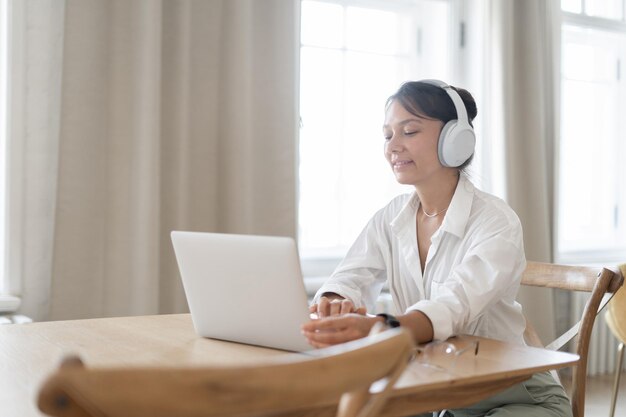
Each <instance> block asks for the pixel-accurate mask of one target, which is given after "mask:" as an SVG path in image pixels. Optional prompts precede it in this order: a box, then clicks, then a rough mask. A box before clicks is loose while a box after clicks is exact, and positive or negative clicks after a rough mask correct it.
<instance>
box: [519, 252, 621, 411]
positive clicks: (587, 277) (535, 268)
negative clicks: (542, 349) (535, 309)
mask: <svg viewBox="0 0 626 417" xmlns="http://www.w3.org/2000/svg"><path fill="white" fill-rule="evenodd" d="M623 282H624V277H623V276H622V274H621V273H620V272H614V271H611V270H609V269H606V268H592V267H583V266H567V265H556V264H548V263H540V262H528V265H527V266H526V270H525V271H524V274H523V275H522V285H529V286H535V287H546V288H559V289H563V290H570V291H586V292H590V293H591V295H590V297H589V300H588V301H587V304H586V305H585V308H584V310H583V314H582V317H581V319H580V321H579V322H578V323H577V324H576V325H574V327H572V328H571V329H570V330H568V331H567V332H566V333H565V334H563V335H562V336H560V337H558V338H557V339H556V340H555V341H554V342H552V343H550V344H548V345H547V346H546V347H547V348H548V349H553V350H559V349H560V348H561V347H563V345H565V343H567V342H568V341H569V340H571V339H572V338H573V337H574V336H577V337H576V350H575V352H576V354H578V355H579V356H580V361H579V362H578V364H577V365H576V366H575V367H574V369H573V372H572V379H571V392H570V393H569V395H570V398H571V401H572V412H573V415H574V417H583V416H584V413H585V379H586V377H587V356H588V353H589V342H590V340H591V331H592V330H593V324H594V322H595V319H596V315H597V314H598V311H599V310H600V309H601V307H602V306H604V304H605V303H606V301H608V299H609V297H610V295H611V294H614V293H615V292H616V291H617V290H618V289H619V288H620V287H621V286H622V284H623ZM605 295H606V297H605ZM524 338H525V340H526V343H528V344H529V345H530V346H543V345H542V343H541V340H540V339H539V337H538V336H537V333H536V332H535V330H534V328H533V326H532V324H531V323H530V322H528V320H526V331H525V333H524Z"/></svg>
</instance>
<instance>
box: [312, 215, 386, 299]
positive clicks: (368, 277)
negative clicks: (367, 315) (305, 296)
mask: <svg viewBox="0 0 626 417" xmlns="http://www.w3.org/2000/svg"><path fill="white" fill-rule="evenodd" d="M383 217H384V214H383V213H382V211H381V212H379V213H377V214H376V215H375V216H374V217H373V218H372V219H371V220H370V221H369V222H368V224H367V225H366V226H365V228H364V229H363V231H362V232H361V234H360V235H359V237H358V238H357V239H356V241H355V242H354V244H353V245H352V247H350V249H349V250H348V253H347V254H346V256H345V258H344V259H343V260H342V261H341V263H340V264H339V266H338V267H337V268H336V269H335V271H334V272H333V274H332V275H331V277H330V278H329V279H328V280H327V281H326V282H325V283H324V285H322V287H321V288H320V289H319V290H318V291H317V293H316V294H315V297H314V298H313V303H317V302H318V300H319V298H320V297H321V296H322V294H324V293H327V292H333V293H336V294H339V295H341V296H342V297H344V298H347V299H349V300H350V301H352V302H353V303H354V305H355V306H356V307H363V306H365V307H366V308H367V311H374V309H375V305H376V299H377V298H378V295H379V294H380V292H381V290H382V288H383V285H384V283H385V281H386V272H385V271H386V265H385V256H384V252H385V251H386V248H388V245H389V243H388V239H387V238H386V235H387V233H388V232H387V231H386V230H385V229H386V228H385V222H384V219H383Z"/></svg>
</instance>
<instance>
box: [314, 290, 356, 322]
mask: <svg viewBox="0 0 626 417" xmlns="http://www.w3.org/2000/svg"><path fill="white" fill-rule="evenodd" d="M309 312H311V313H315V314H317V317H318V318H323V317H330V316H339V315H342V314H349V313H357V314H362V315H364V314H365V312H366V309H365V307H359V308H356V307H355V306H354V304H353V303H352V301H350V300H348V299H346V298H343V297H342V296H340V295H338V294H332V293H327V294H324V295H322V296H321V297H320V299H319V301H318V303H317V304H313V305H311V307H309Z"/></svg>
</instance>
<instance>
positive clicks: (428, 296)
mask: <svg viewBox="0 0 626 417" xmlns="http://www.w3.org/2000/svg"><path fill="white" fill-rule="evenodd" d="M419 204H420V202H419V198H418V196H417V193H415V192H414V193H412V194H406V195H401V196H398V197H396V198H395V199H394V200H392V201H391V202H390V203H389V204H388V205H387V206H386V207H384V208H383V209H381V210H380V211H378V212H377V213H376V214H375V215H374V217H373V218H372V219H371V220H370V221H369V223H368V224H367V226H366V227H365V229H364V230H363V231H362V232H361V234H360V236H359V237H358V238H357V240H356V241H355V242H354V244H353V245H352V247H351V248H350V250H349V251H348V253H347V255H346V257H345V258H344V260H343V261H342V262H341V264H340V265H339V266H338V267H337V269H336V270H335V272H334V273H333V275H332V276H331V277H330V278H329V280H328V281H327V282H326V283H325V284H324V285H323V286H322V287H321V288H320V290H319V291H318V292H317V294H316V296H315V299H314V302H316V301H317V300H318V299H319V297H320V296H321V294H323V293H325V292H333V293H337V294H339V295H341V296H343V297H345V298H348V299H350V300H351V301H352V302H353V303H354V304H355V305H356V306H365V307H367V310H368V311H374V305H375V302H376V299H377V298H378V295H379V294H380V292H381V290H382V288H383V285H384V284H385V283H386V282H387V283H388V284H389V290H390V292H391V296H392V298H393V304H394V307H395V309H396V313H397V312H402V311H404V312H410V311H413V310H419V311H421V312H423V313H424V314H426V316H428V318H429V319H430V321H431V322H432V325H433V329H434V338H435V339H438V340H445V339H447V338H448V337H450V336H453V335H455V334H473V335H478V336H484V337H490V338H493V339H499V340H504V341H509V342H513V343H520V344H523V343H524V342H523V333H524V328H525V320H524V316H523V314H522V307H521V306H520V304H519V303H517V302H516V301H515V298H516V296H517V291H518V289H519V285H520V279H521V275H522V272H523V271H524V268H525V267H526V258H525V255H524V246H523V242H522V227H521V224H520V221H519V219H518V217H517V215H516V214H515V212H514V211H513V210H512V209H511V208H510V207H509V206H508V205H507V204H506V203H505V202H504V201H502V200H500V199H499V198H497V197H494V196H492V195H490V194H487V193H485V192H482V191H480V190H478V189H476V188H475V187H474V185H473V184H472V183H471V182H470V181H469V180H468V179H467V178H466V177H465V176H464V175H461V176H460V179H459V182H458V184H457V187H456V190H455V192H454V196H453V197H452V201H451V202H450V206H449V208H448V210H447V212H446V215H445V217H444V219H443V222H442V224H441V226H440V227H439V229H438V230H437V231H436V232H435V233H434V234H433V236H432V239H431V246H430V249H429V250H428V256H427V259H426V264H425V267H424V271H422V268H421V265H420V258H419V252H418V248H417V235H416V221H417V210H418V208H419Z"/></svg>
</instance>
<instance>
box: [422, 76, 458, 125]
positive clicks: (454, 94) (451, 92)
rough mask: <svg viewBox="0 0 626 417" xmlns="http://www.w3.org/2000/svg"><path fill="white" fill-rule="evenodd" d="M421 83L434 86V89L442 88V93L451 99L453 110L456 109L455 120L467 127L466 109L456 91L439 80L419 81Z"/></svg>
mask: <svg viewBox="0 0 626 417" xmlns="http://www.w3.org/2000/svg"><path fill="white" fill-rule="evenodd" d="M420 82H421V83H424V84H430V85H434V86H435V87H439V88H442V89H443V91H445V92H446V93H448V95H449V96H450V98H451V99H452V103H453V104H454V108H455V109H456V115H457V120H458V121H459V122H461V123H463V124H467V125H469V118H468V117H467V109H466V108H465V104H464V103H463V99H462V98H461V96H460V95H459V93H457V92H456V90H455V89H454V88H452V87H450V85H449V84H446V83H444V82H443V81H440V80H420Z"/></svg>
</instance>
